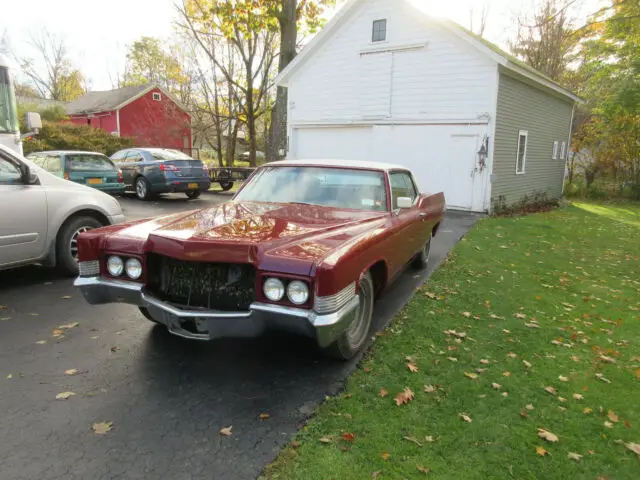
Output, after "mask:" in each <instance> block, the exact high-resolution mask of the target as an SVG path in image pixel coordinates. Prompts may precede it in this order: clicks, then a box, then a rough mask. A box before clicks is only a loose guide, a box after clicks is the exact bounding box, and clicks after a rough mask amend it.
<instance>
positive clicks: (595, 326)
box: [264, 203, 640, 480]
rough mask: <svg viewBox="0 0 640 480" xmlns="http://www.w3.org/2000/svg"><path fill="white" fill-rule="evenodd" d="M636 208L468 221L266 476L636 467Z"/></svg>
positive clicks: (589, 471) (633, 472)
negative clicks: (441, 261)
mask: <svg viewBox="0 0 640 480" xmlns="http://www.w3.org/2000/svg"><path fill="white" fill-rule="evenodd" d="M639 256H640V205H638V204H635V205H631V204H611V205H607V204H590V203H575V204H573V205H571V206H569V207H567V208H564V209H560V210H556V211H553V212H550V213H543V214H537V215H530V216H524V217H516V218H491V219H485V220H482V221H481V222H479V223H478V224H477V226H476V227H475V228H474V229H473V230H472V231H471V232H470V233H469V234H468V236H467V237H465V238H464V239H463V240H462V241H461V242H460V243H459V244H458V246H457V247H456V248H455V249H454V251H453V252H452V254H451V255H450V256H449V257H448V259H447V260H446V262H445V263H444V264H443V266H442V267H441V268H440V269H439V270H438V271H437V272H436V273H435V274H434V276H433V277H432V278H431V280H429V281H428V283H427V284H425V285H424V286H423V287H422V289H421V290H420V291H419V292H418V293H417V294H416V296H415V297H414V299H413V300H412V301H411V302H410V303H409V305H407V307H406V308H405V309H404V310H403V312H401V313H400V314H399V315H398V317H397V318H396V319H395V320H394V322H393V323H392V325H391V326H390V327H389V328H388V329H387V330H386V331H385V332H383V333H381V334H378V338H377V339H376V342H375V343H374V346H373V347H372V349H371V351H370V352H369V354H368V355H367V357H366V358H365V359H364V360H363V361H362V363H361V364H360V366H359V369H358V370H357V371H356V372H355V374H354V375H353V376H351V377H350V378H349V379H348V380H347V385H346V390H345V391H344V392H343V393H342V394H340V395H339V396H337V397H333V398H328V399H327V400H326V401H325V402H324V403H323V404H322V405H321V406H320V407H319V409H318V411H317V412H316V415H315V416H314V418H312V419H310V421H309V422H308V424H307V425H306V426H305V427H304V428H303V429H302V430H301V431H300V432H299V433H298V435H297V436H296V437H295V438H294V440H293V441H292V442H291V443H290V444H289V445H288V446H287V447H286V448H285V449H284V450H283V451H282V452H281V453H280V455H279V457H278V458H277V460H276V461H275V462H274V463H273V464H272V465H270V466H269V467H267V469H266V470H265V474H264V475H265V477H266V478H269V479H305V480H311V479H336V480H347V479H358V480H360V479H368V478H377V479H402V478H423V477H425V476H427V477H428V478H445V479H446V478H451V479H486V478H516V479H538V478H549V479H551V478H571V479H579V478H585V479H596V478H609V479H612V480H613V479H616V480H618V479H632V478H639V477H640V445H638V444H640V346H639V344H640V267H639V264H640V260H639Z"/></svg>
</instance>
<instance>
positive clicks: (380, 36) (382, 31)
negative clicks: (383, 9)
mask: <svg viewBox="0 0 640 480" xmlns="http://www.w3.org/2000/svg"><path fill="white" fill-rule="evenodd" d="M386 39H387V20H386V19H383V20H375V21H374V22H373V34H372V37H371V41H372V42H384V41H385V40H386Z"/></svg>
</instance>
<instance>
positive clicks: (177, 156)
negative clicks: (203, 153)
mask: <svg viewBox="0 0 640 480" xmlns="http://www.w3.org/2000/svg"><path fill="white" fill-rule="evenodd" d="M148 152H149V153H150V154H151V156H152V157H153V159H154V160H193V159H192V158H191V157H190V156H189V155H187V154H185V153H182V152H180V151H178V150H167V149H162V150H160V149H158V150H148Z"/></svg>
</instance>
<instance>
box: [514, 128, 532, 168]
mask: <svg viewBox="0 0 640 480" xmlns="http://www.w3.org/2000/svg"><path fill="white" fill-rule="evenodd" d="M528 138H529V132H528V131H526V130H520V132H519V133H518V152H517V154H516V174H518V175H520V174H523V173H524V171H525V170H524V169H525V165H526V163H527V140H528Z"/></svg>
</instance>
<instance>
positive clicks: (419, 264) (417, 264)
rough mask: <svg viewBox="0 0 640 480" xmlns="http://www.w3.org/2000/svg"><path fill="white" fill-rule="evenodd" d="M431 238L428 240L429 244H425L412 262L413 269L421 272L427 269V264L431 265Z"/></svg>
mask: <svg viewBox="0 0 640 480" xmlns="http://www.w3.org/2000/svg"><path fill="white" fill-rule="evenodd" d="M431 238H432V237H429V240H427V243H425V244H424V246H423V247H422V250H420V253H418V255H416V256H415V258H414V259H413V262H412V266H413V268H415V269H416V270H421V269H423V268H427V264H428V263H429V255H430V254H431Z"/></svg>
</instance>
